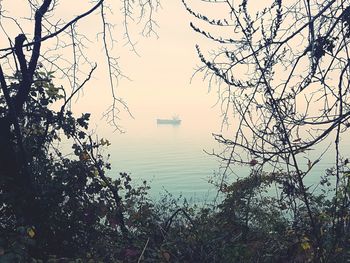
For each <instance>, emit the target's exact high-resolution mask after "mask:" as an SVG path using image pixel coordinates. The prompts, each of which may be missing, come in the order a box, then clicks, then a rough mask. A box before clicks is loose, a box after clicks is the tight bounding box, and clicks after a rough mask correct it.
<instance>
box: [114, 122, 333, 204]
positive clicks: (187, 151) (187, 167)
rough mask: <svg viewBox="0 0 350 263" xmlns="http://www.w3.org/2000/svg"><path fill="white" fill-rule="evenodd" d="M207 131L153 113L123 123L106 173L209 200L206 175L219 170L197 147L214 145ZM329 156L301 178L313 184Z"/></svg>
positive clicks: (242, 170) (155, 192) (241, 172)
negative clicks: (141, 119)
mask: <svg viewBox="0 0 350 263" xmlns="http://www.w3.org/2000/svg"><path fill="white" fill-rule="evenodd" d="M140 127H141V128H140ZM209 130H210V129H209V128H208V127H207V128H206V127H205V126H202V127H201V125H200V123H192V122H186V120H183V122H182V124H181V125H179V126H173V125H157V124H156V120H155V118H154V119H152V118H149V119H147V120H146V121H144V123H143V124H142V125H140V123H137V125H135V127H132V126H131V127H129V130H128V132H127V133H125V134H114V136H113V137H112V140H111V142H112V146H111V152H110V153H111V163H112V165H113V166H112V168H113V169H112V174H111V175H112V176H113V173H114V174H115V173H119V172H127V173H129V174H131V177H132V178H133V181H135V182H137V183H141V182H142V180H147V181H148V182H149V183H150V185H151V187H152V189H151V195H152V196H153V197H159V193H161V192H164V190H166V191H168V192H170V193H172V194H173V195H174V196H179V195H183V196H185V197H186V198H189V199H192V200H194V201H203V200H206V199H209V200H210V199H211V198H213V197H214V196H215V194H216V190H215V188H214V187H213V186H212V185H210V184H209V183H208V179H209V178H210V177H212V176H213V175H214V173H216V174H217V173H218V172H219V167H220V163H219V161H218V160H217V159H216V158H215V157H213V156H210V155H208V154H206V153H205V152H204V151H203V150H204V149H205V150H207V151H209V152H211V151H212V150H213V149H218V145H217V144H216V143H215V141H214V139H213V138H212V136H211V132H210V131H209ZM325 145H326V144H324V146H325ZM319 154H320V153H318V152H317V151H310V152H308V153H306V154H305V155H304V156H301V157H300V160H301V163H305V165H303V167H301V168H302V169H305V170H306V169H307V168H306V167H307V160H308V159H307V158H309V159H310V160H311V161H314V160H316V159H317V158H318V157H319V156H318V155H319ZM332 158H333V157H332V150H329V152H328V153H327V154H325V156H324V157H323V159H322V161H321V162H320V163H319V164H318V165H317V166H315V168H314V170H313V171H312V172H311V173H310V174H309V175H308V176H307V178H305V180H306V183H307V184H308V185H314V186H315V185H316V184H317V183H318V180H319V176H320V175H323V174H324V171H325V169H327V168H329V167H330V166H332V165H333V164H334V162H333V160H332ZM303 160H304V162H303ZM232 171H233V172H234V173H236V174H237V175H238V176H245V175H248V174H249V171H250V167H247V166H243V167H242V166H236V167H233V170H232Z"/></svg>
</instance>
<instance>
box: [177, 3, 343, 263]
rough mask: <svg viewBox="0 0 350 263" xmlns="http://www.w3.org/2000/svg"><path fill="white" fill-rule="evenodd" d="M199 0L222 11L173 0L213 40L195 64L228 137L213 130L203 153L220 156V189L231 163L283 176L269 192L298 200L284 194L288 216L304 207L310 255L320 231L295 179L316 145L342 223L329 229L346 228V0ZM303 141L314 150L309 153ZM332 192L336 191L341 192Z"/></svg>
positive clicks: (305, 190)
mask: <svg viewBox="0 0 350 263" xmlns="http://www.w3.org/2000/svg"><path fill="white" fill-rule="evenodd" d="M201 2H202V4H203V5H211V6H212V8H216V9H217V10H218V12H219V11H220V12H221V14H223V16H225V15H226V17H220V18H210V17H208V16H206V15H205V14H201V13H199V12H197V11H196V10H195V9H194V7H193V6H191V3H190V1H185V0H183V3H184V6H185V8H186V9H187V10H188V12H189V13H190V14H192V15H193V16H194V17H195V18H196V21H198V20H201V21H204V26H196V23H191V24H190V25H191V27H192V28H193V30H194V31H196V32H198V33H199V34H201V35H203V36H204V37H205V38H207V39H210V40H212V42H214V43H216V44H217V45H218V46H219V47H218V48H217V49H215V50H214V51H211V52H209V53H208V54H206V52H205V51H203V50H202V49H201V47H200V46H197V47H196V49H197V52H198V56H199V58H200V60H201V62H202V64H203V65H202V66H200V67H199V68H198V71H197V72H196V73H202V74H204V77H205V78H206V79H208V81H209V84H210V85H211V86H216V87H218V93H219V96H220V99H221V107H222V114H223V123H229V122H232V123H233V124H231V125H230V126H229V127H230V134H234V135H233V136H232V137H228V136H225V135H223V134H214V137H215V139H216V140H217V141H218V142H219V143H220V144H222V145H223V146H224V151H223V152H221V153H213V154H214V155H215V156H217V157H218V158H220V159H221V160H222V161H223V163H224V169H223V178H222V181H221V185H220V190H222V191H223V190H224V186H225V185H226V178H227V176H229V175H230V171H231V167H232V166H233V165H237V164H246V165H249V166H251V167H252V169H253V170H255V171H260V172H263V171H269V172H271V175H274V176H276V174H280V175H281V174H284V175H286V177H287V179H286V181H285V185H289V186H291V187H292V188H293V191H287V190H286V188H284V189H283V190H282V192H279V194H280V196H281V198H282V197H283V196H287V197H286V198H289V197H290V196H291V195H293V198H292V199H293V200H296V199H297V200H298V201H291V202H290V203H289V204H290V211H291V213H292V214H293V216H294V218H296V217H297V216H299V215H300V213H299V212H300V210H299V204H300V202H301V203H302V204H303V206H304V207H306V210H307V215H308V219H309V223H310V225H311V228H312V230H313V235H312V236H313V245H314V248H315V250H314V251H316V252H315V253H316V254H317V253H319V251H320V247H321V245H322V244H321V235H322V233H321V230H320V225H319V222H318V220H317V218H316V217H317V215H316V211H314V209H313V208H312V205H311V197H310V193H311V192H313V191H315V187H312V186H311V185H308V184H306V183H305V180H307V178H308V177H307V176H308V175H309V174H310V173H311V171H313V170H315V167H317V165H318V164H319V163H320V161H321V159H322V156H324V153H325V152H326V151H328V152H327V155H328V156H329V155H330V153H331V152H334V155H333V157H332V163H334V166H335V169H334V171H333V174H334V180H332V185H333V186H334V189H335V194H334V199H333V202H334V214H333V215H334V219H333V222H332V224H336V222H337V223H338V222H340V223H343V225H341V226H340V225H337V227H335V226H334V228H337V229H338V230H337V231H338V232H337V235H338V237H339V236H342V235H344V233H345V232H346V231H348V228H347V227H345V225H347V223H346V222H345V221H346V219H344V215H340V214H339V213H338V211H339V208H340V207H344V206H345V207H348V206H349V193H348V192H347V190H346V189H345V187H347V185H348V178H346V177H345V183H343V184H341V182H342V181H343V180H344V177H342V176H344V172H345V171H347V169H348V167H346V164H347V163H348V161H347V159H346V158H345V155H346V152H342V151H341V150H342V149H344V148H342V147H341V142H342V140H345V139H346V136H347V134H348V127H349V126H350V124H349V123H350V122H349V118H350V107H349V106H350V105H349V102H350V101H349V94H350V87H349V78H350V67H349V66H350V63H349V61H350V60H349V56H350V54H349V37H350V27H349V26H350V2H349V1H346V0H328V1H316V0H315V1H313V0H305V1H304V0H303V1H299V0H295V1H282V0H276V1H270V2H269V3H264V4H263V5H264V7H262V8H260V9H259V10H258V11H253V10H254V9H255V10H256V6H254V5H256V3H255V1H249V0H248V1H247V0H243V1H229V0H222V1H201ZM201 23H202V25H203V22H201ZM205 24H206V25H205ZM219 30H220V31H219ZM217 32H219V33H217ZM224 36H227V37H224ZM232 130H233V133H232ZM313 149H316V150H317V152H319V154H315V157H314V159H312V160H310V159H309V157H308V156H309V155H308V154H307V153H308V152H309V151H311V150H313ZM255 174H256V173H255ZM288 189H289V190H290V189H291V188H288ZM340 192H342V193H344V192H345V195H344V196H342V198H341V200H339V195H337V194H338V193H340ZM290 200H291V199H290ZM320 253H321V252H320ZM320 257H321V255H320V254H317V258H320Z"/></svg>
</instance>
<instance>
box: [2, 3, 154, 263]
mask: <svg viewBox="0 0 350 263" xmlns="http://www.w3.org/2000/svg"><path fill="white" fill-rule="evenodd" d="M9 2H11V1H8V2H6V1H2V2H1V5H0V8H1V14H0V19H1V20H0V23H1V30H2V35H3V37H4V36H5V37H6V36H7V37H8V40H9V44H8V45H9V46H8V47H6V46H5V47H1V48H0V54H1V55H0V59H1V64H0V84H1V92H0V211H1V213H2V214H3V216H1V219H2V220H4V221H2V223H1V231H2V232H3V233H4V232H7V231H10V230H11V231H14V230H15V229H18V228H19V227H22V228H24V229H25V231H27V230H28V231H29V233H31V234H30V235H36V236H38V240H37V241H38V242H42V243H41V245H40V246H39V247H41V249H42V251H40V253H44V254H45V253H54V252H55V251H56V252H57V251H59V249H60V248H61V249H62V252H63V251H66V252H67V251H69V252H67V255H69V254H74V253H75V252H76V251H74V250H75V248H76V246H75V245H74V244H75V243H76V242H78V243H79V242H83V243H84V242H87V243H91V239H92V238H91V239H90V238H89V237H88V236H85V237H83V235H86V233H89V231H90V234H91V235H93V233H94V231H98V230H97V229H94V227H99V222H100V220H101V218H104V217H106V216H107V217H108V218H113V220H114V221H115V222H118V224H117V227H118V229H119V230H120V231H121V232H122V235H123V238H124V239H125V240H126V241H127V240H128V230H127V227H126V225H125V222H124V216H123V208H122V206H123V205H122V199H121V195H120V193H119V188H120V186H119V183H121V182H120V181H118V182H119V183H118V182H113V181H112V180H111V179H110V178H107V177H106V175H105V169H108V168H109V164H108V163H106V162H105V161H104V160H103V158H102V155H101V154H100V152H99V147H102V146H104V145H105V144H107V143H106V141H105V140H101V141H97V142H95V141H94V140H93V139H92V137H91V134H88V133H87V130H86V129H87V128H88V120H89V117H90V114H87V113H86V114H83V115H82V116H81V117H79V118H77V117H74V116H73V114H72V112H71V111H70V103H71V101H72V99H73V98H74V97H75V96H76V95H77V94H78V92H79V91H80V90H81V89H83V88H84V87H85V86H86V85H87V84H88V82H89V80H90V79H91V77H92V75H93V73H94V71H95V69H96V67H97V65H96V64H95V63H93V62H91V61H90V59H89V57H88V54H86V50H84V41H86V40H87V38H86V37H85V36H83V35H81V34H80V33H79V30H78V27H77V26H78V24H79V23H82V22H83V21H84V19H86V18H87V17H89V16H91V15H93V14H95V13H99V17H98V18H99V22H100V23H101V28H102V30H101V32H96V35H101V40H102V41H101V46H102V48H103V50H104V53H105V60H106V62H107V63H106V65H107V71H108V73H109V82H110V88H111V91H112V98H113V101H112V106H111V107H110V109H109V111H108V113H107V114H110V115H108V116H110V121H111V123H112V124H113V125H115V127H116V128H117V129H119V126H118V124H117V122H116V118H117V114H118V111H119V110H120V108H121V107H122V108H124V109H126V110H127V111H128V108H127V105H126V104H125V102H124V101H123V100H122V99H121V98H119V97H118V96H117V94H116V84H117V81H118V79H119V78H120V77H121V76H122V73H121V71H120V68H119V65H118V61H117V59H116V57H115V56H114V55H113V54H112V50H111V46H112V45H113V44H114V43H115V39H114V38H113V31H112V27H113V25H112V24H111V23H109V22H108V15H110V14H112V9H111V8H112V7H111V6H110V4H109V3H108V1H105V0H99V1H93V3H86V5H87V6H88V7H87V10H86V11H85V12H83V13H81V14H79V15H78V16H76V17H73V18H70V20H69V21H63V19H59V18H57V17H55V16H54V14H55V10H56V9H57V8H58V6H59V4H68V2H67V3H64V1H60V2H59V1H56V0H42V1H21V2H20V3H21V4H22V5H23V8H25V7H27V8H28V11H29V16H28V17H25V18H23V19H22V20H21V19H20V18H19V19H16V18H15V17H12V16H7V10H5V8H6V6H7V5H6V4H8V3H9ZM11 4H12V5H13V3H11ZM158 7H159V2H158V1H157V0H155V1H153V0H146V1H138V2H137V3H135V2H134V1H128V0H125V1H123V2H122V12H121V15H122V16H123V17H124V19H123V26H124V35H125V41H126V43H127V44H128V45H129V46H130V48H131V50H133V51H134V52H136V49H135V44H134V42H133V41H132V37H131V35H130V32H129V29H128V28H129V22H130V21H132V20H133V19H134V17H135V16H136V17H137V16H139V20H140V21H142V20H145V21H144V27H143V34H144V35H145V36H151V35H153V34H156V32H155V31H154V30H155V27H156V22H155V21H154V20H153V12H155V11H156V9H157V8H158ZM30 13H31V14H30ZM23 21H24V22H23ZM21 22H23V23H24V24H26V23H27V24H28V22H29V26H33V35H32V37H31V36H30V34H29V33H26V30H27V28H28V25H22V24H21ZM9 23H13V24H14V25H15V29H13V27H12V26H10V25H9ZM11 30H15V32H18V31H19V32H21V33H20V34H18V35H17V36H16V37H15V38H14V39H11V38H10V36H11V35H12V33H11ZM50 40H55V41H54V46H53V47H52V46H50V45H48V43H49V42H50ZM67 43H68V44H67ZM51 44H52V42H51ZM64 47H70V48H71V49H72V53H71V54H72V55H73V56H72V57H73V59H72V60H71V59H70V58H65V55H66V54H65V52H62V53H60V50H59V49H60V48H62V49H64ZM63 61H66V62H67V63H66V65H67V64H68V66H67V68H64V67H65V66H64V64H62V62H63ZM84 63H86V64H87V65H88V67H85V68H84V69H83V68H82V67H83V66H80V65H83V64H84ZM84 70H87V72H88V73H85V74H84V73H83V72H84ZM56 74H61V75H62V77H64V78H65V81H66V82H67V83H71V90H69V89H67V88H63V87H57V86H56V84H54V82H53V78H54V75H56ZM82 78H83V80H82ZM54 103H56V105H55V106H54V105H53V104H54ZM57 104H58V105H59V104H60V106H59V107H58V110H57V109H56V110H54V108H57ZM61 136H63V137H66V138H67V139H73V142H74V144H73V149H74V153H75V155H76V158H77V159H74V158H73V159H69V158H65V157H64V156H63V154H62V152H61V151H60V150H59V149H57V148H56V147H55V143H58V142H59V141H60V140H61V139H63V138H61ZM95 177H96V178H95ZM123 178H124V179H125V178H126V179H128V178H129V177H128V176H127V175H123ZM126 181H127V182H126V183H125V184H124V185H123V186H122V187H127V188H129V186H128V185H129V184H128V180H126ZM69 203H70V204H69ZM107 203H108V205H110V207H109V208H108V209H109V210H108V209H107V208H106V209H105V211H104V212H101V213H102V216H101V215H98V214H94V215H93V214H92V213H91V212H86V211H87V210H93V209H94V208H96V207H97V206H98V205H97V204H100V205H101V204H102V207H103V206H106V205H107ZM48 205H49V206H50V207H48ZM99 207H100V208H101V206H99ZM84 213H85V214H86V213H88V214H89V215H88V216H87V217H89V218H87V219H86V220H88V222H85V224H86V226H87V228H89V230H87V229H85V230H83V229H81V228H84V227H85V226H84V222H81V221H79V220H81V218H84V215H85V214H84ZM85 217H86V216H85ZM74 220H76V222H74ZM89 220H90V221H89ZM73 224H74V225H73ZM89 224H90V225H91V227H90V226H88V225H89ZM64 226H69V227H70V229H71V230H70V231H69V230H68V231H67V230H66V229H64V228H63V227H64ZM79 229H80V230H79ZM119 230H118V231H119ZM11 231H10V232H11ZM64 232H66V233H67V235H66V234H64ZM81 233H84V234H81ZM60 235H61V236H60ZM68 237H69V238H70V240H68ZM78 239H79V241H77V240H78ZM45 240H46V243H45ZM84 240H85V241H84ZM62 242H63V243H62ZM83 243H82V244H83ZM61 245H62V246H61ZM90 247H93V246H90ZM57 249H58V250H57ZM38 253H39V252H37V254H38ZM40 253H39V254H40ZM63 253H64V252H63ZM9 260H10V262H11V259H9ZM12 262H13V261H12Z"/></svg>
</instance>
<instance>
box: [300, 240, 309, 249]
mask: <svg viewBox="0 0 350 263" xmlns="http://www.w3.org/2000/svg"><path fill="white" fill-rule="evenodd" d="M300 246H301V248H302V249H303V250H309V249H310V248H311V246H310V243H309V242H307V241H306V242H302V243H301V244H300Z"/></svg>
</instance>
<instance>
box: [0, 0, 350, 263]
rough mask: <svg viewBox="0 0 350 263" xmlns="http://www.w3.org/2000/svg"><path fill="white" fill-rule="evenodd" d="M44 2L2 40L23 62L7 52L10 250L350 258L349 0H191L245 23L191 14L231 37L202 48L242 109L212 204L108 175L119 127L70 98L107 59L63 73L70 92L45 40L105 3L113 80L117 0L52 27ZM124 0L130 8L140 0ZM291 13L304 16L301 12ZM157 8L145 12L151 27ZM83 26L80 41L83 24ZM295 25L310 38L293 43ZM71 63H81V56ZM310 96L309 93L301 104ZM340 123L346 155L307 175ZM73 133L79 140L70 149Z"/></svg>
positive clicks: (175, 258) (27, 256)
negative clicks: (109, 128)
mask: <svg viewBox="0 0 350 263" xmlns="http://www.w3.org/2000/svg"><path fill="white" fill-rule="evenodd" d="M39 2H40V4H37V3H34V1H33V2H32V1H28V3H29V4H30V6H31V8H32V9H33V11H35V16H34V18H33V22H34V38H33V40H32V42H29V41H27V40H26V36H25V35H24V34H20V35H18V36H17V37H16V38H15V41H14V43H13V45H11V47H9V48H4V49H1V50H0V51H1V52H3V53H4V55H3V56H2V57H1V59H4V60H6V61H7V63H6V69H7V70H6V72H10V71H11V69H14V70H13V72H12V74H9V73H5V72H4V71H5V70H3V67H4V65H5V63H2V64H1V66H0V84H1V93H0V262H4V263H7V262H347V261H348V260H350V209H349V205H350V200H349V197H350V181H349V180H350V167H349V165H350V164H349V159H347V158H346V156H345V155H343V154H342V152H341V147H340V146H341V139H342V138H343V137H342V134H344V133H345V132H346V131H347V128H348V127H349V124H348V122H349V118H350V114H349V112H350V108H349V105H348V93H349V91H350V89H349V85H348V82H349V81H348V79H349V76H350V72H349V68H350V63H349V59H348V58H349V54H348V41H349V24H350V23H349V17H350V16H349V10H350V9H349V4H350V3H348V1H336V0H329V1H322V3H319V2H318V1H314V2H311V1H295V2H291V3H292V4H291V5H289V4H290V3H285V5H283V3H282V1H273V3H272V5H271V6H270V7H267V8H266V9H264V10H263V12H261V13H259V14H258V15H256V16H252V15H251V14H249V7H250V6H249V3H250V1H242V3H240V4H239V5H238V6H235V5H233V4H232V3H231V1H221V2H220V5H222V4H224V5H225V6H226V7H228V10H229V14H230V16H229V17H230V19H231V21H229V20H227V19H226V18H224V19H218V20H216V19H210V18H208V17H207V16H204V15H203V14H200V13H197V12H195V11H194V10H193V9H192V8H191V7H190V6H189V4H188V3H187V2H185V1H184V4H185V8H187V10H188V11H189V12H190V14H192V15H193V16H194V17H195V18H196V19H200V20H203V21H204V22H206V23H209V24H210V25H211V26H218V27H220V28H222V27H233V28H234V29H235V31H236V32H237V35H236V37H237V38H235V39H224V38H221V37H218V38H216V37H213V36H212V34H211V33H209V32H207V31H205V30H203V29H200V28H198V27H196V26H194V24H192V27H193V28H194V30H195V31H197V32H199V33H200V34H202V35H204V37H206V38H209V39H211V40H213V41H215V42H219V43H220V44H228V45H231V46H229V47H231V49H229V48H226V47H225V48H223V47H221V48H220V49H219V51H218V52H217V53H214V57H213V58H211V59H207V58H206V56H205V55H204V53H203V52H202V51H201V49H200V47H197V51H198V54H199V58H200V59H201V61H202V62H203V63H204V64H203V67H202V68H200V70H202V72H204V74H205V75H206V76H208V77H210V80H211V81H217V84H218V86H219V87H220V88H221V89H223V87H225V88H226V89H224V92H223V93H219V94H222V95H223V96H222V97H221V98H222V99H223V100H222V101H223V104H222V105H227V107H223V109H224V111H223V113H224V120H225V121H229V120H230V119H229V116H231V114H232V112H230V111H229V109H230V108H233V114H232V115H234V116H235V117H236V118H238V119H239V122H238V123H239V125H238V127H236V128H235V129H236V136H235V137H234V138H233V139H232V138H231V139H229V138H226V137H225V136H224V135H221V134H217V135H215V139H217V140H218V141H219V142H220V143H222V144H224V145H225V146H226V147H227V151H224V153H223V155H221V154H217V157H219V158H221V159H222V160H223V161H224V162H226V163H225V164H226V165H225V170H224V171H223V177H222V178H220V181H219V183H218V190H219V192H220V200H221V201H220V202H218V203H214V204H212V205H208V206H197V205H192V204H188V203H187V202H186V200H185V201H183V200H182V201H181V200H179V199H174V198H173V197H172V196H170V195H165V196H164V197H163V198H162V200H159V201H154V200H151V199H150V198H149V196H148V190H149V186H148V185H147V182H144V183H143V184H142V185H140V186H135V185H134V184H132V182H131V181H132V180H131V178H130V176H129V175H128V174H125V173H122V174H120V175H119V176H116V177H115V178H114V179H112V178H109V177H108V176H107V175H106V172H107V170H109V169H110V168H111V165H110V163H109V162H108V156H104V155H103V154H102V153H103V149H104V148H105V147H108V146H109V141H108V140H107V139H104V138H103V139H94V138H95V136H93V134H92V133H91V132H89V118H90V114H89V113H85V114H82V115H81V116H75V115H74V114H73V113H72V112H71V111H70V108H69V104H70V103H71V100H72V98H73V97H74V96H75V95H76V94H77V92H78V91H79V90H80V89H82V88H83V87H84V85H85V84H86V83H88V82H89V80H90V78H91V76H92V74H93V73H94V71H95V69H96V66H95V65H94V64H89V65H91V69H90V71H89V73H88V74H87V75H86V76H85V77H86V78H85V80H84V81H83V82H82V84H81V85H77V84H76V83H77V81H76V80H77V79H76V75H75V73H76V72H77V71H75V70H73V74H72V75H69V74H67V75H65V76H66V77H67V78H72V79H73V82H72V83H75V84H74V85H73V89H72V91H71V93H68V92H67V89H65V88H63V87H62V86H60V85H57V84H56V80H55V74H58V73H57V72H58V71H59V68H58V67H56V68H55V65H56V63H55V61H50V60H49V58H46V59H45V56H41V54H43V52H42V50H41V44H42V42H44V41H46V40H47V39H50V38H53V37H56V36H59V37H60V36H62V35H60V34H61V33H62V32H64V30H66V29H67V28H70V27H71V29H74V28H72V27H73V25H75V24H76V23H77V22H79V21H80V20H81V19H83V18H84V17H85V16H88V15H89V14H90V13H92V12H94V11H95V10H97V9H100V11H101V17H102V19H101V20H102V25H103V28H104V31H103V32H102V33H103V36H104V38H103V39H104V41H103V46H104V48H105V51H106V61H107V66H108V71H109V75H110V85H111V88H112V90H114V88H115V79H114V77H117V76H119V75H118V74H119V71H118V68H117V67H116V64H115V63H116V60H114V59H113V57H112V56H111V55H110V53H109V49H108V42H107V41H106V38H105V37H106V36H107V35H106V32H107V31H108V30H106V29H107V28H108V27H109V24H108V23H107V21H106V16H105V14H106V13H105V11H106V9H103V8H106V6H105V1H103V0H101V1H96V3H95V5H94V6H93V7H92V8H91V9H89V11H87V12H86V13H84V14H82V15H81V16H78V17H77V18H76V19H73V20H71V22H68V23H65V24H57V23H56V24H55V23H47V24H48V25H51V26H52V25H56V26H52V27H53V29H55V30H54V31H52V28H50V27H49V26H48V25H46V27H45V26H44V25H45V24H44V21H45V22H47V20H45V15H47V13H48V12H52V11H53V10H54V9H55V6H56V5H55V4H56V1H53V0H43V1H39ZM123 3H125V5H124V14H126V17H129V15H130V14H131V13H128V12H129V11H130V9H128V7H129V5H130V4H131V2H129V1H124V2H123ZM144 3H149V4H150V6H151V10H153V5H152V3H154V2H152V1H151V2H150V1H145V2H143V1H141V2H139V5H140V7H141V12H144V11H145V10H146V9H145V5H143V4H144ZM157 3H158V2H157ZM213 4H214V3H213ZM125 12H126V13H125ZM142 14H144V13H142ZM1 15H2V16H3V17H4V18H6V17H5V16H4V15H3V14H1ZM252 17H256V18H254V19H253V18H252ZM291 18H296V19H297V21H298V23H295V24H293V25H292V26H290V25H289V22H288V21H290V20H288V19H291ZM47 19H49V18H47ZM152 21H153V20H152V19H151V18H150V20H148V22H147V23H146V29H147V28H148V31H147V32H148V34H150V33H151V32H152V23H153V22H152ZM147 25H148V26H147ZM257 25H259V26H257ZM48 28H49V29H48ZM22 31H23V30H22ZM304 31H305V32H304ZM43 32H45V33H47V35H43ZM52 32H53V33H52ZM71 32H75V31H74V30H72V31H71ZM126 34H127V31H126ZM72 35H73V37H72V41H73V46H75V43H74V41H75V40H76V37H77V36H78V35H77V34H73V33H72ZM127 36H128V35H127ZM127 39H128V41H130V38H127ZM296 39H297V40H302V43H303V45H299V46H298V47H296V48H295V50H292V49H291V48H287V47H292V45H291V44H290V41H295V40H296ZM80 44H81V43H80ZM129 44H130V45H131V46H132V47H133V44H132V42H129ZM77 45H78V46H79V43H77ZM25 47H30V49H29V50H26V49H25ZM74 52H76V51H74ZM74 54H75V55H77V54H80V55H82V53H74ZM28 55H30V56H29V57H30V59H27V58H26V57H28ZM12 58H13V61H12V62H9V61H10V60H11V59H12ZM41 60H42V61H43V62H41ZM305 63H308V68H307V70H306V71H305ZM72 65H73V66H72V67H71V68H73V69H74V68H75V67H76V65H77V60H75V61H73V63H72ZM237 67H243V69H244V70H248V72H250V74H249V75H248V76H249V80H244V79H239V78H238V76H237V75H235V74H234V73H235V70H236V69H237ZM52 68H55V70H51V69H52ZM49 69H50V70H49ZM285 69H288V70H289V71H287V73H286V78H285V79H284V80H283V78H282V80H280V79H278V76H276V72H280V71H281V70H285ZM249 70H251V71H249ZM297 70H299V71H297ZM243 77H244V76H242V78H243ZM334 80H336V81H334ZM220 85H221V86H220ZM223 85H224V86H223ZM114 94H115V93H113V96H114ZM301 98H304V99H305V101H306V102H305V104H304V106H303V107H300V108H299V106H298V105H299V103H300V100H301ZM115 103H117V104H118V103H119V104H118V105H122V106H126V105H125V104H123V101H122V100H120V99H118V98H117V97H115V96H114V97H113V106H112V108H111V111H110V112H111V114H112V120H113V121H112V123H114V120H115V115H114V114H116V113H117V112H118V108H116V105H117V104H115ZM57 105H59V107H57ZM311 105H312V106H314V108H313V109H311ZM316 106H320V107H321V108H320V110H315V107H316ZM331 136H333V139H334V143H333V147H334V152H335V155H334V167H330V169H328V170H327V171H326V172H325V174H320V175H318V177H319V183H318V184H317V186H316V187H315V186H310V185H307V183H306V182H305V178H307V176H308V175H309V174H310V173H311V171H313V169H314V167H315V166H316V165H317V164H318V163H319V162H320V161H321V159H322V157H323V153H322V154H319V155H318V156H319V157H318V158H317V159H316V160H314V161H312V160H310V159H306V160H307V162H306V165H304V166H303V161H304V160H305V158H303V157H305V156H304V153H305V151H307V150H310V147H311V146H312V147H316V146H317V145H318V144H319V142H321V141H324V140H326V139H327V138H328V137H331ZM61 142H65V144H69V145H70V147H71V149H70V150H68V154H67V149H63V147H61V146H60V145H61ZM329 147H330V146H329ZM227 154H228V155H227ZM237 163H240V164H244V165H249V166H250V167H251V174H250V175H249V176H246V177H243V178H237V179H236V180H234V181H232V180H231V181H229V180H227V177H228V176H229V175H230V174H229V171H230V166H231V165H234V164H237Z"/></svg>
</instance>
